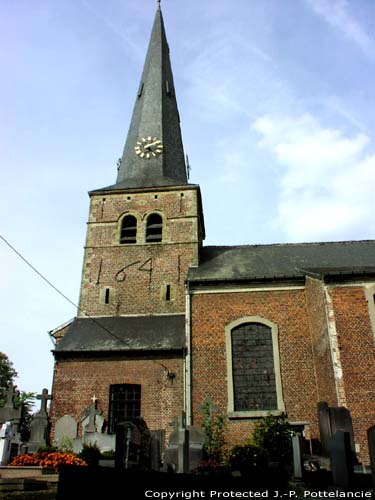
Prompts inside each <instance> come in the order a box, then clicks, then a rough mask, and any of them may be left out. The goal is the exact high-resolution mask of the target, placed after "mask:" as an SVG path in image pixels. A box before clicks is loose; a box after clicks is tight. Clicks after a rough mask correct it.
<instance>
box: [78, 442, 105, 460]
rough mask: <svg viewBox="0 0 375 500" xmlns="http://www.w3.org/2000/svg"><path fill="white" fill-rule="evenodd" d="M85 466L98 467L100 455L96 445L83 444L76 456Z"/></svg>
mask: <svg viewBox="0 0 375 500" xmlns="http://www.w3.org/2000/svg"><path fill="white" fill-rule="evenodd" d="M78 456H79V457H80V458H82V460H84V461H85V462H86V463H87V465H98V463H99V459H100V458H101V456H102V454H101V452H100V449H99V447H98V445H97V444H96V443H94V444H84V445H83V447H82V451H81V453H80V454H79V455H78Z"/></svg>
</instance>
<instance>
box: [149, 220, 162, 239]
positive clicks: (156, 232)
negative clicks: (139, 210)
mask: <svg viewBox="0 0 375 500" xmlns="http://www.w3.org/2000/svg"><path fill="white" fill-rule="evenodd" d="M162 238H163V219H162V217H161V215H159V214H151V215H149V216H148V218H147V224H146V243H157V242H160V241H162Z"/></svg>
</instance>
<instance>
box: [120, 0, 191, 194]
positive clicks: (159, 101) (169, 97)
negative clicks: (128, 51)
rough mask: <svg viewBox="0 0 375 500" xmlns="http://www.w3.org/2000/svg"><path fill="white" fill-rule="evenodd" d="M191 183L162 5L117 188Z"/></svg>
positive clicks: (146, 62)
mask: <svg viewBox="0 0 375 500" xmlns="http://www.w3.org/2000/svg"><path fill="white" fill-rule="evenodd" d="M181 184H187V177H186V166H185V157H184V150H183V145H182V138H181V129H180V120H179V114H178V109H177V101H176V95H175V89H174V83H173V75H172V69H171V63H170V59H169V47H168V42H167V38H166V34H165V29H164V22H163V16H162V13H161V9H160V2H158V8H157V11H156V15H155V21H154V25H153V28H152V33H151V39H150V44H149V47H148V51H147V56H146V61H145V64H144V68H143V73H142V78H141V82H140V86H139V90H138V95H137V98H136V102H135V106H134V111H133V116H132V120H131V123H130V127H129V132H128V137H127V140H126V144H125V148H124V152H123V156H122V159H121V162H120V166H119V171H118V176H117V181H116V184H115V185H114V186H112V188H113V189H115V188H116V189H118V188H141V187H152V186H171V185H181Z"/></svg>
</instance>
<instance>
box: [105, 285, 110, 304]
mask: <svg viewBox="0 0 375 500" xmlns="http://www.w3.org/2000/svg"><path fill="white" fill-rule="evenodd" d="M109 298H110V289H109V288H106V289H105V292H104V304H109Z"/></svg>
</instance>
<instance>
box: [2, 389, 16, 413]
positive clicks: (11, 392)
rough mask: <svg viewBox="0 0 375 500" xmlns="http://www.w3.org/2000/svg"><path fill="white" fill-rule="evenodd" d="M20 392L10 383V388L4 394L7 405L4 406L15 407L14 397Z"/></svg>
mask: <svg viewBox="0 0 375 500" xmlns="http://www.w3.org/2000/svg"><path fill="white" fill-rule="evenodd" d="M17 394H18V391H17V390H16V388H15V386H14V385H13V384H10V386H9V387H8V389H5V391H4V395H5V399H6V402H5V405H4V408H14V398H15V396H16V395H17Z"/></svg>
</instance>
